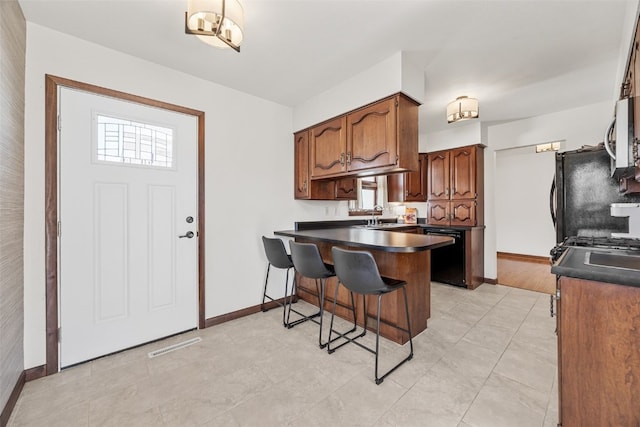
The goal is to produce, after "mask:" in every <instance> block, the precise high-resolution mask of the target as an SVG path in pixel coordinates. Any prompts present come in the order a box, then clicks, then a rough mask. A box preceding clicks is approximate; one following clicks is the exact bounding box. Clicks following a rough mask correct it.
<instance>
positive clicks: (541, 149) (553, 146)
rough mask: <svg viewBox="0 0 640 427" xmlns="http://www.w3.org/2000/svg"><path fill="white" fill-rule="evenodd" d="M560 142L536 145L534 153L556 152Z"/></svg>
mask: <svg viewBox="0 0 640 427" xmlns="http://www.w3.org/2000/svg"><path fill="white" fill-rule="evenodd" d="M561 142H562V141H554V142H547V143H546V144H538V145H536V153H546V152H547V151H558V150H559V149H560V143H561Z"/></svg>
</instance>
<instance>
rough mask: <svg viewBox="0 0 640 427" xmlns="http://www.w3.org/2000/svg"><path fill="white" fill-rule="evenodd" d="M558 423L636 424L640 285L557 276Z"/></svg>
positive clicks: (639, 417) (578, 426)
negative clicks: (624, 284) (558, 296)
mask: <svg viewBox="0 0 640 427" xmlns="http://www.w3.org/2000/svg"><path fill="white" fill-rule="evenodd" d="M558 289H559V290H560V299H559V300H558V380H559V381H558V391H559V394H560V396H559V397H560V401H559V407H558V409H559V420H558V425H559V426H562V427H590V426H593V427H600V426H628V427H636V426H640V287H633V286H622V285H614V284H610V283H601V282H593V281H589V280H582V279H574V278H569V277H560V279H559V280H558Z"/></svg>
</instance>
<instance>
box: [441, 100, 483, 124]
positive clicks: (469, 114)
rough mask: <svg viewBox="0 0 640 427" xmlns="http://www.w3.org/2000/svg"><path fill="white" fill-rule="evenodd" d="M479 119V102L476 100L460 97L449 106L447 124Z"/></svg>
mask: <svg viewBox="0 0 640 427" xmlns="http://www.w3.org/2000/svg"><path fill="white" fill-rule="evenodd" d="M478 117H479V115H478V100H477V99H476V98H468V97H466V96H459V97H457V98H456V100H455V101H453V102H450V103H449V105H447V123H453V122H457V121H460V120H468V119H477V118H478Z"/></svg>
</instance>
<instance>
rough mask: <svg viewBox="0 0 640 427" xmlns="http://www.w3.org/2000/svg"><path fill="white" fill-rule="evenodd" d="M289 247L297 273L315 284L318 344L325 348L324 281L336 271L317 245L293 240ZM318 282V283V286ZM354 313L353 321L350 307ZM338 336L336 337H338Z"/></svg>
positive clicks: (333, 275)
mask: <svg viewBox="0 0 640 427" xmlns="http://www.w3.org/2000/svg"><path fill="white" fill-rule="evenodd" d="M289 247H290V248H291V259H292V260H293V265H294V267H295V270H296V271H297V272H298V274H300V275H302V276H304V277H307V278H309V279H314V281H315V284H316V290H317V292H318V306H319V307H320V312H319V316H320V322H319V323H320V332H319V334H318V346H319V347H320V348H325V347H326V346H327V344H328V342H326V341H322V332H323V328H322V320H323V314H324V301H325V283H326V280H327V279H328V278H330V277H335V275H336V273H335V271H334V270H333V266H332V265H330V264H326V263H325V262H324V261H323V260H322V256H320V250H319V249H318V246H317V245H315V244H313V243H298V242H294V241H290V242H289ZM318 282H320V285H319V286H318ZM351 303H352V307H355V305H354V304H353V295H352V301H351ZM352 311H353V315H354V323H355V321H356V318H355V315H356V313H355V310H354V309H352ZM354 330H355V328H353V329H351V330H350V331H347V332H344V334H348V333H350V332H353V331H354ZM339 338H340V337H336V339H339Z"/></svg>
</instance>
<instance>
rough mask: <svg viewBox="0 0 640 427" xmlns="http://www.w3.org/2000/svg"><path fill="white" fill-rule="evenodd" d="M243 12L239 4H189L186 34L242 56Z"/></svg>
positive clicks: (204, 0) (197, 0)
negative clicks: (239, 53) (240, 53)
mask: <svg viewBox="0 0 640 427" xmlns="http://www.w3.org/2000/svg"><path fill="white" fill-rule="evenodd" d="M243 31H244V10H243V9H242V5H241V4H240V2H239V1H238V0H189V2H188V4H187V12H185V16H184V32H185V33H187V34H193V35H195V36H197V37H198V38H199V39H200V40H202V41H203V42H205V43H207V44H210V45H212V46H215V47H219V48H227V47H230V48H231V49H233V50H235V51H236V52H240V43H242V36H243Z"/></svg>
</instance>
